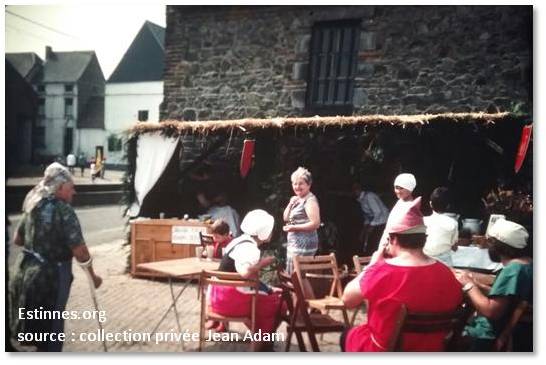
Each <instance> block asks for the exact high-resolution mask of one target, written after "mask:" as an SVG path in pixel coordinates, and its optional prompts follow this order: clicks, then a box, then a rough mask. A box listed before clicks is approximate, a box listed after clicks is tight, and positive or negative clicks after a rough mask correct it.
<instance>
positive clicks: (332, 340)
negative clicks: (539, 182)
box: [64, 240, 339, 352]
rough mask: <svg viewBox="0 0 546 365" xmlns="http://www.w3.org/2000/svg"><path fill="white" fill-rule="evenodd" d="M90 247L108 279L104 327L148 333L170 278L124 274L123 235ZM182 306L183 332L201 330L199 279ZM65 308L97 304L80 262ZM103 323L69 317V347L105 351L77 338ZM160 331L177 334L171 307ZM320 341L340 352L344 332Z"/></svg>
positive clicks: (128, 348)
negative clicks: (137, 276) (120, 238)
mask: <svg viewBox="0 0 546 365" xmlns="http://www.w3.org/2000/svg"><path fill="white" fill-rule="evenodd" d="M90 250H91V253H92V254H93V257H94V266H95V270H96V272H97V273H98V274H99V275H101V276H102V277H103V279H104V283H103V285H102V286H101V288H100V289H98V290H97V297H98V301H99V306H100V309H102V310H104V311H106V318H107V319H106V321H105V322H104V323H103V329H104V331H105V332H111V333H123V332H124V331H126V332H127V333H132V334H136V333H140V334H149V333H150V332H151V331H152V329H153V328H154V326H155V325H156V324H157V322H158V321H159V319H160V318H161V316H162V314H163V313H164V311H165V310H166V309H167V308H168V307H169V306H170V304H171V296H170V292H169V285H168V282H167V281H158V280H147V279H136V278H132V277H131V276H130V275H129V274H127V273H125V272H124V271H125V270H124V268H125V265H126V260H127V258H126V257H127V254H128V251H129V246H123V245H122V241H121V240H118V241H114V242H111V243H107V244H103V245H99V246H95V247H91V248H90ZM182 285H184V282H178V283H175V284H174V286H175V290H176V291H177V292H178V290H179V288H181V287H182ZM177 308H178V310H179V314H180V325H181V329H182V331H186V330H187V331H188V332H189V333H196V334H198V333H199V315H200V302H199V301H198V300H197V284H196V282H194V283H192V284H190V285H189V286H188V288H187V289H186V290H185V291H184V293H183V294H182V296H181V297H180V299H179V300H178V306H177ZM66 309H67V310H69V311H70V310H72V311H78V313H82V312H83V311H86V310H92V309H93V303H92V300H91V296H90V292H89V287H88V284H87V281H86V278H85V273H84V272H83V271H82V270H81V269H80V268H79V267H78V266H77V265H74V283H73V284H72V291H71V295H70V299H69V301H68V304H67V308H66ZM98 328H99V327H98V323H97V320H96V319H79V320H72V319H70V320H67V321H66V322H65V333H66V335H67V341H66V343H65V346H64V351H69V352H82V351H83V352H100V351H103V348H102V342H100V341H90V342H84V341H80V340H78V337H79V336H80V334H81V333H84V334H90V333H96V332H97V331H98ZM285 328H286V326H285V324H283V325H281V327H279V329H278V332H279V333H282V334H284V338H286V336H285V335H286V330H285ZM230 329H231V331H237V332H239V333H241V337H242V335H243V334H244V333H245V332H246V328H245V327H244V326H243V325H240V324H238V323H233V324H230ZM158 332H163V333H169V332H175V333H178V329H177V326H176V320H175V316H174V313H173V312H172V311H171V312H169V314H168V315H167V317H166V319H165V320H164V321H163V323H162V324H161V326H160V327H159V328H158ZM135 337H136V336H135ZM318 340H319V344H320V345H321V350H322V351H331V352H337V351H339V345H338V343H339V334H326V335H324V336H323V338H322V339H321V338H320V336H318ZM306 341H307V338H306ZM284 345H285V343H284V342H276V343H275V351H283V350H284ZM107 347H108V351H109V352H180V351H197V348H198V342H197V341H188V342H185V343H184V350H182V348H181V345H180V343H179V342H176V341H166V342H160V343H157V344H156V343H155V341H154V337H153V336H152V341H151V342H147V341H136V342H127V341H120V342H113V341H112V342H107ZM309 348H310V347H309ZM205 351H230V352H232V351H240V352H245V351H248V343H242V342H241V343H229V342H216V343H212V342H209V343H206V344H205ZM291 351H295V352H297V351H298V347H297V343H296V340H295V337H293V339H292V346H291Z"/></svg>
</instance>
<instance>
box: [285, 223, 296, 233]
mask: <svg viewBox="0 0 546 365" xmlns="http://www.w3.org/2000/svg"><path fill="white" fill-rule="evenodd" d="M282 230H283V231H284V232H292V231H293V230H294V225H293V224H287V225H285V226H283V227H282Z"/></svg>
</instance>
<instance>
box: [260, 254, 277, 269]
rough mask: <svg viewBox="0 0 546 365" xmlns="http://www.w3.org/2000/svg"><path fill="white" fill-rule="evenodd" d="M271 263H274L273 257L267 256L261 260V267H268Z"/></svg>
mask: <svg viewBox="0 0 546 365" xmlns="http://www.w3.org/2000/svg"><path fill="white" fill-rule="evenodd" d="M273 262H275V257H273V256H267V257H264V258H263V259H262V265H261V266H262V267H265V266H269V265H271V264H272V263H273Z"/></svg>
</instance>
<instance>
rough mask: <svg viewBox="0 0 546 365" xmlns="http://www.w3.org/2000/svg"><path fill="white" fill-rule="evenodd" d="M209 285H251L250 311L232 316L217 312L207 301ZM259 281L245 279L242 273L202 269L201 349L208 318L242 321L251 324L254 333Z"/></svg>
mask: <svg viewBox="0 0 546 365" xmlns="http://www.w3.org/2000/svg"><path fill="white" fill-rule="evenodd" d="M209 285H220V286H229V287H235V288H243V287H250V288H251V289H253V292H252V294H249V295H252V298H251V306H250V313H249V314H248V316H244V317H231V316H224V315H221V314H218V313H215V312H214V311H213V310H212V308H211V307H210V304H209V303H207V295H206V292H205V291H206V289H207V286H209ZM258 287H259V282H258V281H257V280H254V279H243V278H242V277H241V275H239V274H238V273H233V272H223V271H205V270H204V271H202V272H201V277H200V281H199V292H200V293H201V320H200V324H199V351H201V350H202V348H203V343H204V341H205V338H204V334H205V323H206V321H208V320H213V321H218V322H242V323H245V324H248V325H249V326H250V330H251V331H252V332H253V333H254V332H255V330H256V300H257V296H258ZM251 350H254V342H253V341H252V342H251Z"/></svg>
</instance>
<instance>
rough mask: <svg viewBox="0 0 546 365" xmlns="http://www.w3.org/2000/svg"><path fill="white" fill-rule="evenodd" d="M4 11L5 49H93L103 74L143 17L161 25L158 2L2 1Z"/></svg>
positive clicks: (162, 16)
mask: <svg viewBox="0 0 546 365" xmlns="http://www.w3.org/2000/svg"><path fill="white" fill-rule="evenodd" d="M4 11H5V19H4V20H5V52H6V53H11V52H34V53H36V54H37V55H38V56H40V58H42V60H43V59H44V57H45V47H46V46H51V47H52V49H53V51H89V50H93V51H95V53H96V54H97V58H98V60H99V63H100V66H101V68H102V72H103V74H104V77H105V79H108V77H109V76H110V74H111V73H112V72H113V71H114V69H115V68H116V66H117V64H118V63H119V62H120V60H121V58H122V57H123V55H124V54H125V52H126V51H127V49H128V47H129V46H130V45H131V42H132V41H133V39H134V37H135V36H136V35H137V33H138V31H139V30H140V28H141V27H142V25H143V24H144V22H145V21H146V20H148V21H151V22H152V23H155V24H157V25H160V26H162V27H165V5H162V4H158V5H152V4H150V3H148V4H130V5H127V4H117V5H110V4H108V5H107V4H95V5H90V4H87V5H81V4H80V5H77V4H75V5H68V4H65V5H8V6H7V7H5V10H4ZM13 14H16V15H13ZM17 15H19V16H22V17H24V18H26V19H28V20H25V19H23V18H21V17H18V16H17ZM37 23H38V24H37Z"/></svg>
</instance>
